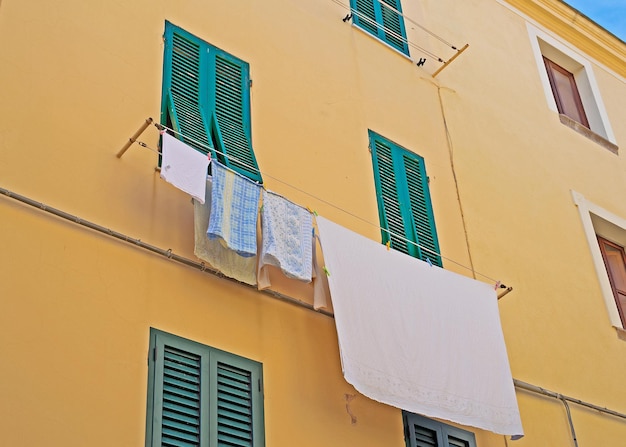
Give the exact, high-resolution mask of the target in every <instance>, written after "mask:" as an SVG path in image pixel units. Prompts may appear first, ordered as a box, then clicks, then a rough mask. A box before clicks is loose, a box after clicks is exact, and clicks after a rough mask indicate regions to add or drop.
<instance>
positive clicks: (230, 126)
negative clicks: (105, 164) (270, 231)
mask: <svg viewBox="0 0 626 447" xmlns="http://www.w3.org/2000/svg"><path fill="white" fill-rule="evenodd" d="M161 104H162V106H161V123H162V124H164V125H166V126H168V127H171V128H173V129H174V130H175V131H177V132H180V133H181V134H182V137H180V136H179V135H177V137H178V138H179V139H182V140H183V141H185V142H186V143H187V144H189V145H190V146H192V147H194V148H195V149H197V150H199V151H201V152H203V153H207V152H209V151H210V152H211V155H212V156H213V157H215V158H217V159H218V160H220V161H221V162H222V163H223V164H224V165H225V166H228V167H230V168H231V169H233V170H235V171H237V172H239V173H241V174H243V175H245V176H246V177H248V178H250V179H252V180H255V181H257V182H262V178H261V174H260V172H259V169H258V165H257V161H256V157H255V155H254V151H253V149H252V131H251V120H250V69H249V66H248V64H247V63H245V62H243V61H242V60H240V59H237V58H236V57H234V56H232V55H230V54H228V53H226V52H224V51H222V50H220V49H219V48H216V47H214V46H212V45H210V44H208V43H207V42H205V41H203V40H201V39H199V38H197V37H195V36H193V35H192V34H190V33H188V32H186V31H184V30H182V29H180V28H178V27H176V26H175V25H172V24H171V23H169V22H166V26H165V58H164V66H163V94H162V99H161Z"/></svg>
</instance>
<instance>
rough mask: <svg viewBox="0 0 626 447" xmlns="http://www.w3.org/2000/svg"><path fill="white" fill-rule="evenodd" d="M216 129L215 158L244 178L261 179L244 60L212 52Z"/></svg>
mask: <svg viewBox="0 0 626 447" xmlns="http://www.w3.org/2000/svg"><path fill="white" fill-rule="evenodd" d="M214 53H215V103H214V104H215V105H214V107H215V131H216V135H217V138H216V145H217V146H218V150H219V151H220V152H222V153H223V154H225V155H226V157H223V158H222V157H220V156H218V158H219V159H220V160H221V161H222V162H223V163H224V164H225V165H226V166H229V167H230V168H232V169H234V170H235V171H238V172H240V173H242V174H244V175H245V176H246V177H248V178H251V179H253V180H256V181H261V176H260V174H259V171H258V167H257V162H256V158H255V156H254V152H253V150H252V141H251V131H250V75H249V67H248V64H246V63H245V62H243V61H241V60H239V59H237V58H235V57H233V56H231V55H229V54H227V53H224V52H223V51H215V52H214Z"/></svg>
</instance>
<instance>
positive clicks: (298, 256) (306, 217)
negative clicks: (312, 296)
mask: <svg viewBox="0 0 626 447" xmlns="http://www.w3.org/2000/svg"><path fill="white" fill-rule="evenodd" d="M261 228H262V241H261V254H260V257H259V275H258V277H259V289H263V288H266V287H269V286H270V281H269V277H268V275H267V273H266V272H265V273H264V269H263V267H264V266H265V265H273V266H275V267H278V268H280V269H281V270H282V272H283V273H284V275H285V276H287V277H288V278H293V279H297V280H299V281H304V282H311V276H312V272H313V252H312V247H313V242H314V241H313V216H312V215H311V212H310V211H308V210H307V209H306V208H303V207H301V206H300V205H296V204H295V203H293V202H290V201H289V200H287V199H285V198H284V197H281V196H279V195H278V194H274V193H273V192H270V191H263V207H262V211H261ZM262 278H265V279H264V280H263V281H262Z"/></svg>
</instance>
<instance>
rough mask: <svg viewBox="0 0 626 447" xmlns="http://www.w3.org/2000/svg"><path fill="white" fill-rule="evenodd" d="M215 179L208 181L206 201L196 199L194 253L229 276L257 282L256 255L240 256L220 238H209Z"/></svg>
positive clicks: (239, 279)
mask: <svg viewBox="0 0 626 447" xmlns="http://www.w3.org/2000/svg"><path fill="white" fill-rule="evenodd" d="M212 186H213V180H212V178H211V177H209V178H208V179H207V181H206V202H205V203H200V202H199V201H198V200H194V201H193V202H194V218H193V220H194V239H195V245H194V250H193V251H194V254H195V255H196V256H197V257H198V258H200V259H202V260H203V261H206V262H208V263H209V264H210V265H211V266H212V267H213V268H215V269H217V270H219V271H220V272H222V273H223V274H224V275H225V276H228V277H229V278H235V279H236V280H237V281H241V282H244V283H246V284H250V285H252V286H253V285H255V284H256V282H257V281H256V256H251V257H246V258H244V257H243V256H239V255H238V254H237V253H236V252H234V251H232V250H231V249H230V248H228V247H224V245H222V244H221V243H220V239H209V238H208V237H207V227H208V226H209V220H210V215H211V196H212V195H213V188H212Z"/></svg>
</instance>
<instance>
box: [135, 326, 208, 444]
mask: <svg viewBox="0 0 626 447" xmlns="http://www.w3.org/2000/svg"><path fill="white" fill-rule="evenodd" d="M148 369H149V376H148V423H147V426H148V428H147V435H146V446H148V447H156V446H176V447H192V446H202V447H206V446H208V440H209V438H208V428H209V424H208V417H209V413H208V411H207V410H208V407H207V405H206V401H207V399H208V397H209V382H208V381H207V380H206V377H207V375H208V372H209V355H208V352H207V351H206V349H205V347H203V346H202V345H200V344H198V343H194V342H192V341H190V340H185V339H183V338H180V337H176V336H174V335H170V334H166V333H164V332H161V331H156V330H154V329H152V330H151V333H150V358H149V362H148Z"/></svg>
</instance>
